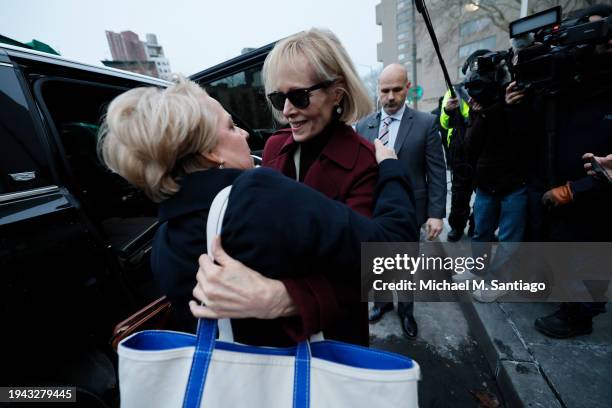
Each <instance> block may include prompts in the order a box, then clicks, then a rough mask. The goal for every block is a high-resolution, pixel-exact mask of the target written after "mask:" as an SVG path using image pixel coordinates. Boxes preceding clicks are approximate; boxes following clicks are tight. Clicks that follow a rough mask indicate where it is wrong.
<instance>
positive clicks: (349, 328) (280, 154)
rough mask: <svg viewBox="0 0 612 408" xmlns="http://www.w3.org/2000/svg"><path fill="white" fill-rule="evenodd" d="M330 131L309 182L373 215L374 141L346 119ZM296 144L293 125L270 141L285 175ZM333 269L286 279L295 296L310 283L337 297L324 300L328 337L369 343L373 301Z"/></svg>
mask: <svg viewBox="0 0 612 408" xmlns="http://www.w3.org/2000/svg"><path fill="white" fill-rule="evenodd" d="M326 131H327V132H331V133H332V134H331V135H330V138H329V142H328V143H327V144H326V145H325V147H324V148H323V150H322V152H321V154H320V155H319V157H317V159H316V160H315V161H314V163H313V164H312V165H311V166H310V168H309V169H308V172H307V173H306V175H305V177H304V184H306V185H307V186H310V187H312V188H314V189H315V190H317V191H319V192H321V193H323V194H325V195H326V196H327V197H329V198H331V199H333V200H337V201H340V202H343V203H345V204H346V205H348V206H349V207H350V208H351V209H353V210H355V211H357V212H358V213H360V214H362V215H365V216H367V217H371V216H372V208H373V200H374V187H375V184H376V178H377V174H378V165H377V164H376V157H375V154H374V146H373V145H372V144H371V143H368V142H367V141H366V140H364V139H363V138H361V137H359V135H358V134H357V133H355V131H354V130H353V129H352V128H351V127H350V126H347V125H345V124H343V123H340V122H337V123H334V124H332V125H330V127H329V128H327V129H326ZM296 147H297V143H295V141H294V140H293V136H292V132H291V129H282V130H280V131H278V132H277V133H275V134H274V135H272V136H271V137H270V138H269V139H268V141H267V142H266V146H265V148H264V154H263V165H264V166H265V167H270V168H272V169H275V170H277V171H279V172H281V173H283V174H285V175H288V174H295V170H294V167H295V165H294V163H293V154H294V152H295V149H296ZM290 169H291V170H292V171H290ZM328 272H329V271H321V273H319V274H312V275H309V276H307V277H305V278H304V279H303V280H302V281H299V282H284V283H285V286H286V287H287V289H288V290H289V293H290V294H291V296H292V297H293V298H296V297H299V296H300V293H301V291H302V288H301V287H302V286H304V285H306V286H308V287H310V288H312V290H313V291H314V292H316V293H323V294H325V296H323V297H321V299H326V298H327V299H334V302H333V303H331V302H325V303H321V304H320V305H319V308H320V312H321V313H323V314H324V315H325V321H326V324H325V325H324V329H325V330H324V333H323V334H324V335H325V337H326V338H330V339H334V340H340V341H346V342H350V343H356V344H362V345H366V346H367V345H368V342H369V328H368V321H367V315H368V310H367V304H366V303H365V302H361V291H360V287H359V283H358V282H357V281H356V280H352V281H347V280H344V279H335V276H334V274H333V273H332V274H330V273H328ZM349 282H352V283H353V285H349V284H348V283H349Z"/></svg>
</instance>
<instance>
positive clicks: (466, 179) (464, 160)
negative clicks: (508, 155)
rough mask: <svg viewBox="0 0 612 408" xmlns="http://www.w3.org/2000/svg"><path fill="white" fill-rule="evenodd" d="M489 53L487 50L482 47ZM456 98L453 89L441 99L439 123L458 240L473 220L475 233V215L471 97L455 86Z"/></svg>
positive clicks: (453, 229) (451, 239)
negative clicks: (469, 124)
mask: <svg viewBox="0 0 612 408" xmlns="http://www.w3.org/2000/svg"><path fill="white" fill-rule="evenodd" d="M482 51H483V52H486V51H485V50H482ZM454 88H455V93H456V96H455V97H451V94H450V90H449V91H446V93H445V94H444V98H443V99H442V100H441V102H440V103H441V106H442V108H441V109H440V119H439V124H440V126H441V128H442V129H443V130H444V132H441V133H442V143H443V145H444V150H445V152H447V155H446V158H447V163H448V166H449V168H450V170H451V210H450V214H449V216H448V223H449V225H450V227H451V231H450V232H449V233H448V241H449V242H456V241H459V240H460V239H461V237H462V236H463V230H464V229H465V226H466V224H467V222H468V219H470V228H469V232H468V236H472V235H473V233H474V218H473V216H472V217H470V199H471V198H472V191H473V183H472V166H471V164H470V163H469V162H468V157H467V148H466V143H465V133H466V128H467V122H468V119H469V115H470V106H469V104H468V103H467V102H466V101H467V100H468V99H469V98H468V97H467V95H465V90H464V89H463V88H462V87H458V86H455V87H454Z"/></svg>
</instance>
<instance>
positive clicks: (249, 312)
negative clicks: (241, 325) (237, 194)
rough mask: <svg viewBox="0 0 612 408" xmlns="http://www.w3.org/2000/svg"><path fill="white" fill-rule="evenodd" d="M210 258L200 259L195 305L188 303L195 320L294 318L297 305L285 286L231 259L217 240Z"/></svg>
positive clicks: (201, 257) (219, 240)
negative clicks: (292, 316)
mask: <svg viewBox="0 0 612 408" xmlns="http://www.w3.org/2000/svg"><path fill="white" fill-rule="evenodd" d="M212 253H213V256H214V259H215V260H216V262H217V263H218V265H215V263H214V262H213V261H212V259H211V258H210V256H208V255H207V254H203V255H202V256H200V259H199V265H200V268H199V269H198V273H197V276H196V278H197V280H198V284H197V285H196V286H195V288H194V289H193V297H195V298H196V299H198V300H199V301H200V302H204V306H201V305H199V304H198V303H197V302H195V301H193V300H192V301H190V302H189V308H190V309H191V313H192V314H193V315H194V316H195V317H198V318H200V317H204V318H209V319H223V318H247V317H254V318H257V319H275V318H277V317H280V316H289V315H292V314H295V310H296V309H295V305H294V304H293V300H292V299H291V297H290V296H289V293H288V292H287V289H286V288H285V285H283V283H282V282H281V281H279V280H275V279H269V278H266V277H265V276H263V275H261V274H260V273H258V272H256V271H254V270H253V269H251V268H249V267H247V266H246V265H244V264H243V263H241V262H239V261H237V260H235V259H233V258H232V257H230V256H229V255H228V254H227V253H226V252H225V251H224V250H223V247H222V246H221V239H220V238H219V236H216V237H215V240H214V242H213V249H212Z"/></svg>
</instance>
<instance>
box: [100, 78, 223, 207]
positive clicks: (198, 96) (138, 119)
mask: <svg viewBox="0 0 612 408" xmlns="http://www.w3.org/2000/svg"><path fill="white" fill-rule="evenodd" d="M206 95H207V94H206V92H205V91H204V90H203V89H202V88H200V87H199V86H198V85H197V84H196V83H194V82H190V81H187V80H186V79H184V78H182V77H179V78H178V79H177V83H176V84H174V85H172V86H170V87H168V88H166V89H161V88H155V87H142V88H135V89H132V90H129V91H127V92H125V93H123V94H121V95H119V96H118V97H116V98H115V99H113V101H112V102H111V104H110V105H109V107H108V111H107V114H106V117H105V119H104V122H103V124H102V127H101V129H100V135H99V140H98V152H99V154H100V157H101V158H102V160H103V161H104V163H106V165H107V166H108V168H109V169H111V170H112V171H114V172H115V173H118V174H119V175H120V176H122V177H123V178H125V179H126V180H127V181H129V182H130V183H132V184H134V185H135V186H137V187H140V188H142V189H143V190H144V192H145V193H146V194H147V196H148V197H150V198H151V199H152V200H153V201H155V202H160V201H162V200H164V199H166V198H168V197H169V196H171V195H172V194H175V193H176V192H178V191H179V188H180V186H179V183H178V181H179V179H180V177H181V176H182V175H183V174H185V173H190V172H193V171H196V170H201V169H203V168H206V164H205V162H204V161H203V158H202V157H201V156H200V155H199V153H200V152H206V151H210V150H211V149H212V148H213V147H214V146H215V145H216V144H217V135H216V123H217V120H216V119H217V118H216V114H215V113H214V112H212V111H211V110H210V109H209V108H207V107H206V106H205V105H204V104H203V103H202V98H203V96H206Z"/></svg>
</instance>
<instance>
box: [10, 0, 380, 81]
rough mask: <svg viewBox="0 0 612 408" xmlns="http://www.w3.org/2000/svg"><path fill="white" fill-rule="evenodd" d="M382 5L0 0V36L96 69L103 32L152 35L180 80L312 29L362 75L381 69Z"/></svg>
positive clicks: (106, 54) (359, 0)
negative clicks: (334, 41)
mask: <svg viewBox="0 0 612 408" xmlns="http://www.w3.org/2000/svg"><path fill="white" fill-rule="evenodd" d="M379 2H380V0H352V1H351V0H303V1H293V0H284V1H279V0H250V1H249V0H219V1H206V0H163V1H161V0H96V1H94V0H0V6H1V8H2V25H1V26H0V34H2V35H5V36H7V37H10V38H13V39H15V40H18V41H22V42H27V41H30V40H32V39H33V38H35V39H37V40H39V41H42V42H44V43H47V44H49V45H50V46H52V47H53V48H54V49H55V50H57V51H58V52H59V53H60V54H61V55H62V56H65V57H67V58H71V59H76V60H79V61H83V62H87V63H90V64H96V65H101V63H100V60H103V59H110V58H111V54H110V49H109V47H108V43H107V42H106V35H105V33H104V32H105V30H110V31H115V32H119V31H125V30H132V31H134V32H135V33H137V34H138V35H139V36H140V39H141V40H145V34H146V33H154V34H157V40H158V42H159V43H160V44H161V45H162V46H163V47H164V53H165V55H166V57H167V58H168V59H169V60H170V66H171V68H172V70H173V71H174V72H180V73H183V74H185V75H189V74H193V73H195V72H197V71H200V70H202V69H205V68H208V67H210V66H213V65H215V64H217V63H220V62H223V61H225V60H227V59H229V58H232V57H235V56H237V55H239V54H240V51H241V50H242V48H245V47H260V46H262V45H266V44H268V43H271V42H273V41H275V40H278V39H279V38H282V37H286V36H288V35H290V34H293V33H296V32H298V31H301V30H303V29H306V28H310V27H313V26H314V27H327V28H329V29H331V30H332V31H334V32H335V33H336V35H338V37H339V38H340V40H341V41H342V43H343V44H344V46H345V47H346V49H347V51H348V53H349V54H350V56H351V57H352V58H353V61H354V62H355V64H356V66H357V69H358V70H359V72H360V73H361V74H366V73H367V72H369V70H370V68H369V67H372V68H376V67H377V66H379V65H380V64H379V63H378V62H377V61H376V44H377V43H378V42H380V41H381V28H380V26H377V25H376V23H375V20H376V19H375V6H376V4H377V3H379Z"/></svg>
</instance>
